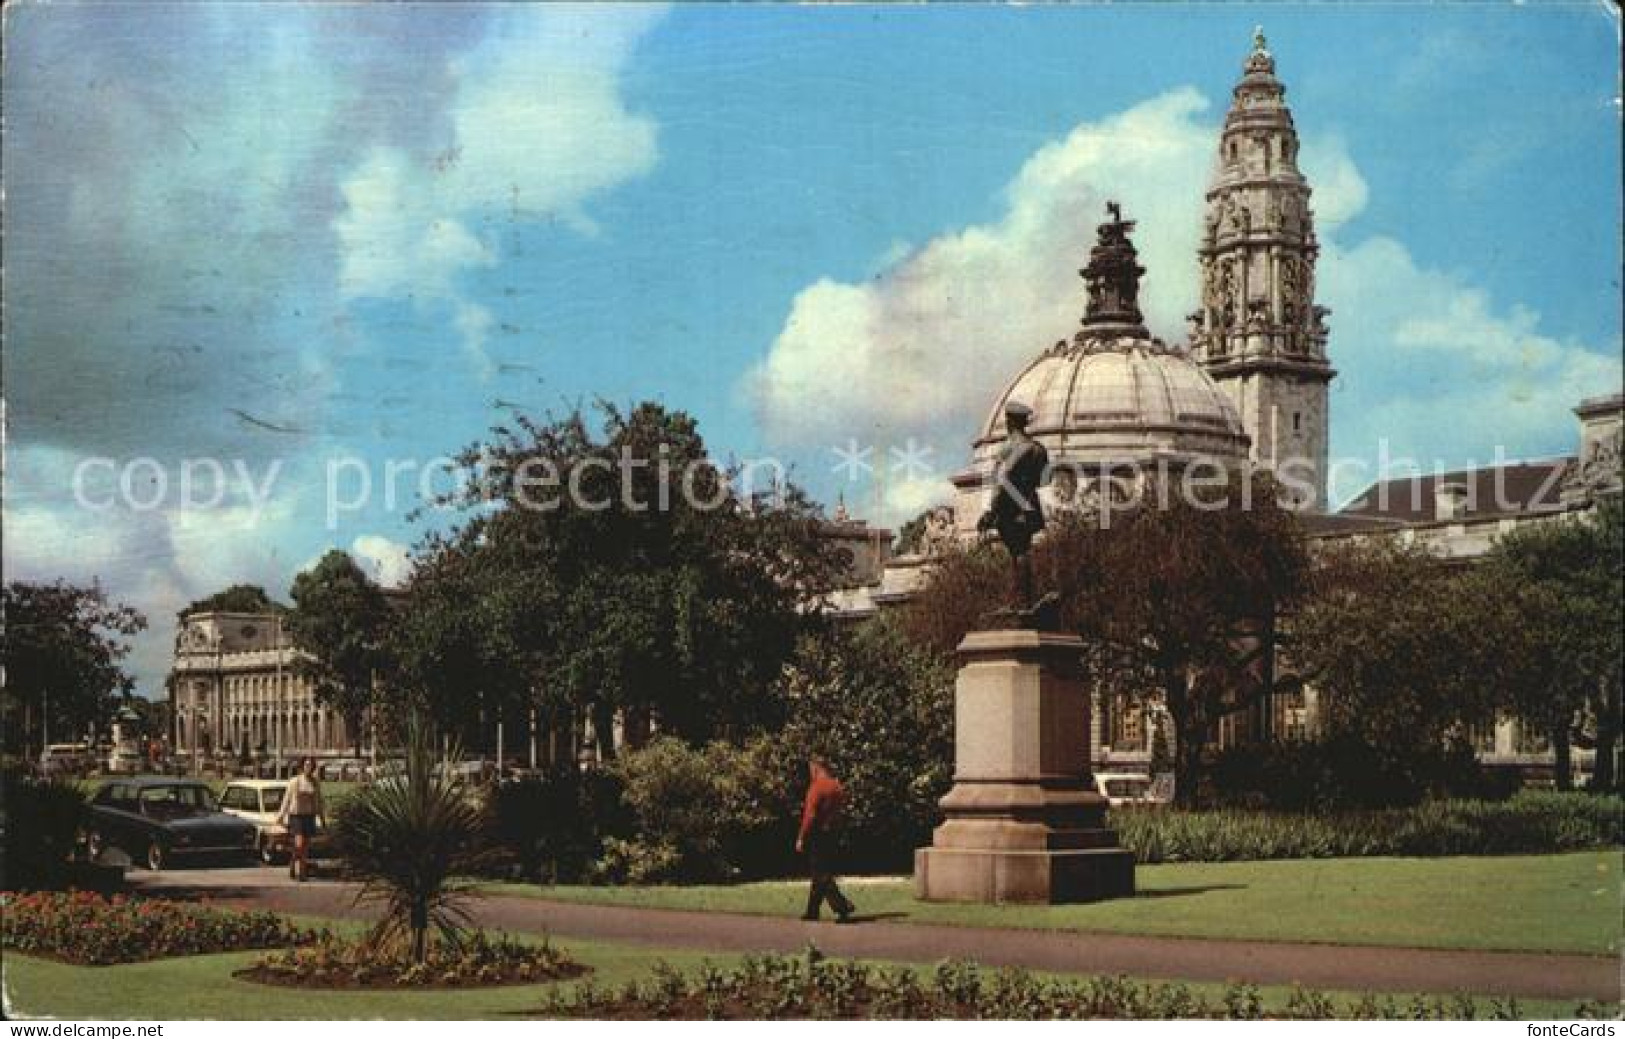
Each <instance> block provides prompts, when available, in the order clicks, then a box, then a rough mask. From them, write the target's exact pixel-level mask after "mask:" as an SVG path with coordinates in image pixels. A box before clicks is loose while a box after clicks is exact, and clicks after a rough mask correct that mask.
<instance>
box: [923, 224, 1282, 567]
mask: <svg viewBox="0 0 1625 1039" xmlns="http://www.w3.org/2000/svg"><path fill="white" fill-rule="evenodd" d="M1106 210H1107V212H1108V214H1109V215H1110V217H1111V219H1110V220H1109V221H1108V222H1106V223H1104V224H1101V225H1100V228H1099V240H1098V242H1097V243H1096V244H1095V246H1094V248H1093V249H1092V250H1091V251H1090V256H1089V265H1088V266H1087V267H1085V268H1084V269H1083V270H1082V271H1080V272H1079V273H1081V274H1082V275H1083V278H1084V281H1085V282H1086V283H1087V285H1088V289H1089V304H1088V308H1087V310H1086V311H1085V313H1084V318H1083V327H1082V328H1080V329H1079V330H1078V332H1077V334H1076V335H1075V336H1074V337H1073V338H1072V339H1071V340H1070V341H1068V340H1064V339H1063V340H1061V341H1060V342H1058V343H1056V344H1055V345H1054V346H1052V347H1050V348H1049V349H1048V350H1046V351H1044V352H1043V353H1042V354H1040V355H1039V356H1038V357H1037V358H1036V359H1035V360H1033V361H1032V363H1030V364H1028V365H1027V366H1026V367H1025V368H1024V369H1022V371H1021V372H1020V373H1019V374H1018V375H1017V376H1016V377H1015V378H1014V379H1012V380H1011V381H1010V383H1009V384H1008V385H1006V386H1005V388H1004V391H1003V392H1002V393H1000V394H999V396H998V398H997V399H996V400H995V401H994V402H993V408H992V410H991V411H990V412H989V413H988V416H987V418H986V420H985V421H984V422H983V423H982V425H981V427H980V428H979V429H978V430H977V436H976V441H975V443H974V444H973V445H972V448H971V464H970V466H969V468H967V469H966V470H964V471H963V472H961V473H958V474H957V475H955V476H954V477H953V483H954V486H955V488H956V490H957V497H956V502H955V507H954V509H955V522H956V524H957V526H958V529H959V531H960V533H961V534H962V535H964V536H967V537H971V536H974V535H975V522H976V519H977V517H979V516H980V515H981V514H982V513H983V511H984V510H985V509H986V507H987V503H988V501H989V500H990V499H989V495H990V493H991V490H992V484H993V481H994V474H995V473H996V472H997V468H998V458H999V452H1000V449H1001V448H1002V446H1003V444H1004V439H1005V415H1006V411H1007V410H1008V405H1010V404H1020V405H1024V406H1025V407H1026V408H1027V409H1030V412H1031V414H1030V415H1029V417H1028V420H1027V426H1026V430H1027V433H1028V434H1029V435H1031V436H1032V437H1033V439H1035V440H1037V441H1038V442H1039V443H1041V444H1043V445H1044V448H1045V450H1047V451H1048V452H1049V460H1050V467H1051V469H1052V471H1062V470H1066V471H1070V472H1071V473H1072V474H1073V476H1074V478H1077V477H1083V478H1085V479H1088V480H1090V481H1091V482H1092V483H1096V484H1097V485H1098V480H1099V479H1100V478H1104V477H1108V476H1109V477H1110V478H1111V479H1113V480H1115V479H1116V478H1117V477H1118V476H1120V475H1126V474H1127V473H1134V472H1137V473H1146V472H1148V471H1150V470H1153V469H1163V468H1167V469H1170V470H1172V469H1180V468H1184V467H1186V466H1188V465H1190V464H1193V463H1204V464H1217V465H1220V466H1224V467H1226V468H1228V467H1229V466H1231V465H1232V464H1238V463H1243V462H1245V460H1246V459H1247V455H1248V451H1249V448H1250V447H1251V441H1250V439H1249V438H1248V436H1247V432H1246V429H1245V428H1244V427H1243V426H1242V423H1241V415H1240V413H1239V412H1238V411H1237V409H1236V406H1235V404H1234V403H1233V402H1232V401H1231V400H1230V398H1229V396H1228V395H1226V394H1225V392H1224V391H1223V390H1222V389H1220V388H1219V386H1218V384H1216V383H1215V382H1214V381H1213V379H1212V378H1211V377H1210V376H1209V375H1208V374H1207V372H1205V371H1203V370H1202V368H1201V367H1200V366H1199V365H1198V364H1197V363H1196V361H1195V360H1194V359H1193V358H1192V357H1191V354H1190V352H1189V351H1188V350H1186V349H1184V348H1182V347H1170V346H1169V345H1167V344H1166V343H1164V342H1163V341H1162V340H1160V339H1156V338H1154V337H1152V335H1151V333H1150V332H1148V331H1146V328H1145V323H1144V319H1143V318H1142V317H1141V315H1140V307H1139V299H1138V296H1139V285H1140V276H1141V275H1142V274H1144V273H1145V269H1144V268H1143V267H1141V266H1140V265H1139V263H1138V258H1137V256H1136V253H1135V249H1134V243H1133V242H1132V241H1130V240H1129V235H1128V233H1129V231H1131V230H1133V228H1134V223H1133V221H1129V220H1124V219H1123V218H1122V213H1121V211H1120V209H1119V208H1118V206H1117V205H1116V204H1115V203H1110V202H1108V203H1107V204H1106ZM1018 410H1019V409H1018ZM1091 474H1093V475H1091ZM1073 486H1078V484H1077V482H1076V479H1074V481H1073ZM1052 497H1053V492H1052Z"/></svg>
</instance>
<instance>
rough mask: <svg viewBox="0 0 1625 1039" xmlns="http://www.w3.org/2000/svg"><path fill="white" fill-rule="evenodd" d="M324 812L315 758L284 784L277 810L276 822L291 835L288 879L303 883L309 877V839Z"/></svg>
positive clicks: (323, 816)
mask: <svg viewBox="0 0 1625 1039" xmlns="http://www.w3.org/2000/svg"><path fill="white" fill-rule="evenodd" d="M326 814H327V813H326V812H325V811H324V809H323V807H322V784H321V781H320V780H318V779H317V778H316V759H315V758H306V759H305V760H304V761H302V762H300V769H299V774H298V775H297V776H294V777H293V779H292V781H290V782H289V783H288V789H287V790H285V791H283V794H282V807H281V808H279V809H277V813H276V821H277V823H278V825H281V826H285V827H287V829H288V833H289V834H291V835H292V836H293V856H292V858H290V859H289V860H288V876H290V877H292V878H293V879H295V880H305V879H307V878H308V877H309V876H310V839H311V838H312V837H314V836H316V826H317V823H318V821H320V822H322V823H323V824H324V825H325V822H326Z"/></svg>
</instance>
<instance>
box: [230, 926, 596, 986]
mask: <svg viewBox="0 0 1625 1039" xmlns="http://www.w3.org/2000/svg"><path fill="white" fill-rule="evenodd" d="M585 972H586V968H585V967H583V966H581V965H580V964H578V963H576V962H575V961H574V960H572V959H571V958H570V956H569V955H568V954H567V953H565V952H564V951H563V950H561V949H557V948H554V947H553V946H552V945H549V944H548V943H546V942H543V943H541V944H540V945H530V944H526V943H523V942H518V941H515V940H513V939H511V938H508V937H506V936H503V937H498V938H494V939H493V938H488V937H486V936H485V935H484V934H483V933H480V932H476V933H475V934H474V935H473V936H472V937H471V938H469V939H468V940H467V941H466V942H464V943H463V946H462V948H461V949H452V948H449V947H447V946H445V945H443V944H435V945H433V946H431V947H430V950H429V955H428V958H427V959H426V960H425V961H424V962H423V963H416V962H414V961H413V960H412V959H411V958H409V957H407V956H405V955H391V954H381V953H379V952H378V951H377V950H376V949H374V948H373V947H371V946H370V945H368V944H367V943H366V942H364V941H355V940H344V939H339V938H334V937H332V936H330V935H329V936H325V937H323V939H322V940H321V941H319V942H317V943H315V944H313V945H307V946H303V947H300V948H293V949H282V950H279V951H277V952H273V953H271V954H270V955H268V956H265V957H263V958H261V959H260V960H259V961H258V962H257V963H255V964H254V965H253V966H252V967H249V968H248V969H246V970H241V971H238V972H237V974H236V976H237V977H239V978H243V979H244V980H247V981H257V982H260V983H262V984H266V985H287V986H291V987H296V988H370V989H378V988H384V989H388V988H477V987H480V986H488V985H533V984H537V983H539V982H546V981H560V980H563V979H565V978H573V977H577V976H578V975H581V974H583V973H585Z"/></svg>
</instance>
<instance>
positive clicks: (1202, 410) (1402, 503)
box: [831, 32, 1622, 769]
mask: <svg viewBox="0 0 1625 1039" xmlns="http://www.w3.org/2000/svg"><path fill="white" fill-rule="evenodd" d="M1297 159H1298V136H1297V131H1296V128H1295V127H1294V124H1293V119H1292V114H1291V112H1290V110H1289V109H1288V107H1287V105H1286V88H1285V87H1284V86H1283V85H1282V84H1281V82H1280V80H1279V79H1277V77H1276V68H1275V59H1274V56H1273V55H1271V53H1270V52H1269V50H1268V47H1267V45H1266V42H1265V40H1264V37H1263V34H1262V32H1259V33H1256V34H1255V36H1254V40H1253V46H1252V49H1251V52H1250V53H1249V54H1248V56H1247V58H1246V61H1245V64H1244V66H1243V70H1242V76H1241V79H1240V81H1239V82H1238V83H1237V84H1236V86H1235V88H1234V91H1233V93H1232V101H1231V105H1230V109H1229V112H1228V114H1227V115H1226V118H1225V123H1224V128H1223V130H1222V131H1221V133H1220V137H1219V147H1218V159H1217V162H1216V164H1215V167H1214V174H1213V177H1212V180H1211V182H1210V184H1209V187H1208V190H1207V196H1206V207H1205V214H1204V224H1203V228H1202V234H1201V239H1200V245H1199V246H1198V249H1197V254H1196V257H1195V261H1196V263H1197V266H1198V270H1199V284H1200V287H1201V299H1200V301H1199V303H1200V305H1199V306H1198V308H1197V309H1196V310H1195V311H1193V312H1192V313H1191V314H1190V316H1189V329H1188V335H1189V343H1188V344H1175V345H1169V344H1165V343H1163V342H1162V341H1160V340H1158V339H1155V338H1154V337H1152V336H1150V335H1149V333H1148V332H1147V331H1146V329H1145V327H1144V325H1143V323H1142V321H1141V317H1140V312H1139V308H1138V305H1137V300H1136V295H1135V294H1136V290H1137V287H1138V279H1139V277H1140V275H1141V274H1143V273H1144V272H1143V270H1142V269H1141V268H1140V267H1139V265H1138V262H1137V259H1136V256H1135V252H1134V247H1133V245H1132V242H1131V241H1130V240H1129V232H1130V231H1131V230H1132V228H1133V224H1132V223H1131V222H1128V221H1124V220H1122V219H1121V214H1120V213H1119V212H1117V211H1116V208H1115V207H1112V213H1111V219H1110V220H1109V221H1108V222H1107V223H1106V224H1103V225H1102V226H1101V228H1100V232H1099V234H1100V238H1099V241H1098V242H1097V243H1096V245H1095V246H1094V249H1093V251H1092V252H1091V254H1090V260H1089V265H1088V266H1087V267H1086V268H1085V269H1084V271H1083V275H1084V279H1085V281H1086V283H1087V286H1088V303H1087V308H1086V312H1085V315H1084V319H1083V323H1082V327H1081V329H1079V330H1078V331H1077V332H1076V333H1075V334H1074V335H1073V336H1072V337H1071V338H1070V339H1064V340H1061V341H1059V342H1056V343H1055V344H1054V345H1053V346H1050V347H1049V348H1047V349H1045V350H1043V351H1041V352H1040V353H1039V354H1038V355H1037V356H1036V357H1035V358H1034V359H1033V360H1032V361H1031V362H1030V363H1028V364H1027V365H1026V366H1025V367H1024V368H1023V369H1022V370H1021V371H1019V372H1018V373H1017V374H1016V375H1015V377H1014V378H1013V379H1011V380H1010V381H1009V382H1008V383H1006V385H1005V386H1004V388H1003V389H1002V390H1001V391H1000V392H999V393H998V395H997V396H996V397H995V398H994V400H993V404H992V407H991V408H990V410H989V412H988V416H987V418H986V419H985V420H984V421H983V422H982V423H981V425H980V426H979V427H978V429H977V434H976V437H975V439H974V441H973V442H972V445H971V460H970V464H969V466H968V467H967V468H966V469H965V470H964V471H962V472H960V473H957V474H955V475H954V476H953V477H952V478H951V482H952V495H953V499H952V500H953V504H952V505H951V506H943V507H942V508H940V509H939V510H937V512H936V513H934V514H933V515H932V516H931V517H930V520H931V521H930V523H929V524H928V534H927V536H926V537H924V538H922V539H921V543H920V544H919V545H917V546H911V547H910V551H909V552H907V553H906V554H903V555H901V556H899V557H897V558H893V559H890V560H887V561H885V564H884V566H883V567H881V568H880V571H879V573H878V575H877V576H875V577H874V578H873V579H871V580H869V581H867V582H861V583H856V584H855V585H854V586H853V587H851V588H847V589H843V590H842V591H841V592H839V593H838V594H837V595H835V596H834V597H833V599H832V602H831V608H832V610H833V612H834V613H835V615H836V616H837V617H839V618H842V619H844V620H846V621H848V622H857V621H860V620H861V619H863V618H865V617H869V616H872V615H874V614H875V612H877V611H878V610H881V609H884V608H887V607H889V606H893V605H896V604H899V603H902V602H906V601H907V600H908V598H909V597H910V596H912V595H913V594H914V593H915V592H916V591H917V590H918V589H919V588H920V587H921V586H922V585H923V584H924V582H925V580H926V579H927V577H928V575H929V573H930V570H931V565H932V561H931V557H932V556H933V555H934V554H935V553H936V552H938V551H940V550H941V548H942V547H943V546H945V545H948V544H950V543H953V542H955V541H959V542H963V541H968V540H973V539H975V538H976V537H977V536H978V535H977V531H976V524H977V520H978V518H979V517H980V516H981V515H982V513H983V512H984V511H985V509H986V506H987V501H988V498H989V495H990V481H991V479H992V473H993V464H994V460H995V459H997V457H998V453H999V449H1000V447H1001V445H1002V442H1003V437H1004V432H1003V414H1004V408H1005V404H1006V403H1007V402H1009V401H1012V400H1015V401H1019V402H1021V403H1022V404H1025V405H1027V406H1028V407H1030V408H1032V410H1033V418H1032V421H1031V422H1030V424H1029V432H1030V433H1031V434H1032V435H1033V436H1034V438H1035V439H1038V440H1039V441H1040V442H1042V443H1043V444H1044V446H1045V447H1046V448H1047V450H1048V451H1049V455H1050V458H1051V460H1052V462H1053V463H1054V476H1053V479H1052V482H1051V484H1050V486H1049V487H1047V488H1045V490H1044V492H1043V494H1044V502H1045V507H1046V509H1047V510H1049V511H1051V512H1055V511H1064V510H1068V509H1075V508H1097V507H1099V505H1100V503H1101V501H1102V498H1103V496H1105V495H1107V494H1111V493H1113V489H1114V486H1120V485H1121V484H1122V482H1123V481H1125V480H1135V479H1143V478H1144V475H1145V473H1146V472H1147V470H1149V469H1150V468H1152V467H1158V468H1162V469H1172V470H1176V471H1177V470H1178V469H1180V468H1184V467H1188V466H1190V465H1193V464H1196V463H1198V462H1200V463H1204V464H1207V465H1212V466H1218V467H1230V466H1235V465H1238V464H1246V463H1248V462H1250V463H1251V464H1253V465H1256V466H1259V467H1261V468H1265V469H1268V470H1271V471H1272V472H1274V473H1275V474H1276V476H1277V477H1278V479H1279V480H1280V481H1281V482H1282V485H1283V487H1284V488H1285V489H1286V490H1287V491H1288V492H1290V493H1291V496H1290V498H1289V501H1290V503H1291V504H1292V505H1294V506H1295V507H1296V508H1297V509H1299V510H1300V511H1301V514H1302V519H1303V523H1304V526H1305V529H1306V530H1307V532H1308V534H1309V536H1310V538H1311V539H1312V541H1313V542H1314V543H1317V544H1325V543H1331V542H1335V541H1338V540H1341V539H1350V538H1371V537H1392V538H1399V539H1401V540H1403V541H1405V542H1407V543H1418V544H1425V545H1427V546H1429V547H1431V548H1433V549H1434V550H1435V551H1436V552H1438V553H1439V554H1440V555H1441V556H1443V557H1445V558H1447V559H1453V560H1459V561H1470V560H1472V559H1474V558H1477V557H1479V556H1482V555H1483V554H1484V553H1486V552H1487V551H1489V549H1490V547H1491V546H1492V545H1493V544H1494V543H1495V541H1496V539H1497V538H1499V537H1501V536H1502V535H1504V534H1506V533H1507V532H1508V531H1510V530H1513V529H1516V528H1517V527H1519V526H1522V525H1526V524H1535V523H1547V522H1552V521H1554V520H1556V519H1559V518H1561V517H1565V516H1570V515H1573V514H1575V513H1577V512H1584V511H1585V510H1587V509H1589V508H1591V507H1592V505H1593V503H1594V502H1595V501H1596V499H1597V497H1598V496H1599V495H1604V494H1618V493H1620V455H1621V436H1622V433H1621V430H1622V418H1621V416H1622V398H1621V395H1620V394H1618V393H1614V394H1612V395H1609V396H1603V397H1597V398H1592V399H1588V400H1585V401H1583V402H1581V404H1580V405H1579V407H1577V408H1576V409H1575V413H1576V415H1577V416H1578V417H1579V419H1580V429H1579V437H1578V439H1579V447H1578V451H1577V452H1576V454H1575V455H1573V456H1565V457H1561V458H1555V459H1546V460H1539V461H1533V462H1516V463H1509V464H1506V465H1502V466H1492V467H1485V468H1478V469H1471V470H1462V471H1458V472H1453V473H1443V474H1428V475H1421V474H1418V475H1414V476H1406V477H1401V478H1397V479H1387V480H1383V481H1380V482H1378V483H1375V484H1373V485H1372V486H1371V487H1369V488H1367V489H1366V490H1365V491H1363V492H1362V493H1360V494H1359V495H1356V496H1355V497H1354V498H1353V499H1352V500H1350V501H1349V502H1348V503H1347V504H1346V505H1344V506H1343V507H1342V508H1341V509H1339V510H1338V511H1336V512H1328V511H1327V475H1328V444H1329V441H1330V421H1331V415H1330V409H1329V406H1328V389H1329V386H1330V383H1331V381H1332V379H1333V377H1334V376H1335V374H1336V373H1335V371H1334V370H1333V368H1332V365H1331V354H1330V353H1329V352H1328V338H1329V334H1330V333H1329V328H1328V322H1327V318H1328V315H1329V314H1330V311H1329V310H1328V309H1327V308H1326V307H1324V306H1321V305H1319V304H1318V303H1316V302H1315V263H1316V260H1317V258H1318V255H1319V244H1318V242H1317V241H1316V238H1315V229H1314V228H1315V214H1314V210H1313V208H1312V207H1311V204H1310V202H1311V197H1312V189H1311V186H1310V184H1309V183H1308V181H1307V180H1306V178H1305V177H1304V175H1303V173H1302V172H1301V171H1300V170H1299V169H1298V165H1297ZM1281 664H1282V666H1283V668H1289V666H1290V665H1289V662H1284V661H1283V662H1281ZM1093 710H1094V714H1095V717H1094V720H1093V724H1092V726H1091V733H1092V738H1093V740H1094V746H1093V747H1092V749H1091V753H1092V757H1093V761H1094V764H1095V765H1096V766H1097V767H1105V768H1112V767H1130V768H1140V767H1144V766H1145V765H1146V764H1147V762H1148V759H1149V758H1150V755H1151V748H1152V744H1153V742H1154V741H1155V739H1156V731H1157V729H1158V728H1159V727H1165V728H1168V729H1171V727H1166V720H1165V719H1162V718H1160V717H1159V714H1160V712H1159V709H1158V708H1156V707H1155V706H1151V707H1147V706H1145V705H1142V704H1140V703H1137V702H1135V701H1133V700H1129V699H1124V698H1121V697H1116V696H1113V695H1110V694H1097V696H1096V698H1095V703H1094V706H1093ZM1316 722H1317V703H1316V696H1315V693H1314V690H1313V689H1308V688H1304V689H1300V690H1299V691H1297V692H1294V693H1291V694H1283V695H1280V696H1275V697H1272V698H1270V699H1269V700H1268V701H1267V702H1265V703H1263V704H1261V705H1259V706H1258V707H1257V708H1256V709H1254V710H1251V711H1247V712H1240V713H1237V714H1233V715H1230V716H1227V717H1225V718H1224V719H1223V720H1222V721H1221V722H1220V723H1219V731H1218V732H1217V733H1215V736H1216V738H1217V740H1218V742H1219V743H1220V745H1231V744H1235V743H1242V742H1247V741H1250V740H1256V739H1262V738H1269V737H1275V736H1287V737H1290V736H1302V735H1307V734H1308V733H1309V732H1310V731H1312V730H1313V728H1314V727H1315V725H1316ZM1166 734H1167V733H1166V732H1165V735H1166ZM1478 735H1479V746H1480V750H1481V752H1482V753H1483V754H1484V756H1485V757H1486V759H1487V760H1489V761H1491V762H1499V763H1505V764H1517V765H1521V766H1535V767H1538V766H1539V765H1540V764H1541V763H1542V762H1549V760H1550V757H1549V754H1548V752H1547V749H1546V747H1545V745H1544V741H1543V739H1542V738H1540V737H1539V736H1536V735H1533V734H1528V733H1523V732H1521V731H1519V728H1518V726H1517V724H1516V723H1515V722H1514V721H1511V720H1507V721H1504V722H1502V723H1500V724H1498V725H1496V726H1495V727H1494V728H1493V729H1487V730H1486V731H1484V732H1483V733H1480V734H1478ZM1170 738H1171V736H1170ZM1576 764H1577V766H1579V767H1580V768H1582V769H1583V768H1584V767H1586V764H1587V757H1586V753H1585V752H1577V753H1576Z"/></svg>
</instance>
